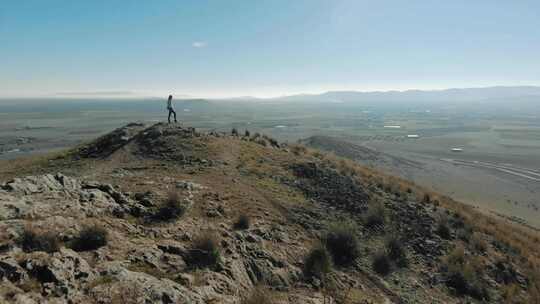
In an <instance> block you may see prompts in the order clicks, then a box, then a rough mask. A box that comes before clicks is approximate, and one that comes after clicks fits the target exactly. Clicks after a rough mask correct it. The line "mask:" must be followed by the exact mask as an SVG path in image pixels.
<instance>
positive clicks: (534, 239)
mask: <svg viewBox="0 0 540 304" xmlns="http://www.w3.org/2000/svg"><path fill="white" fill-rule="evenodd" d="M304 148H305V147H304ZM295 149H296V150H297V151H305V152H304V153H305V154H308V155H311V156H312V157H313V158H314V159H320V160H321V161H322V162H323V163H325V164H327V165H329V166H330V167H332V168H335V169H336V170H338V171H340V172H341V173H343V174H347V175H350V176H354V177H356V178H357V179H358V181H359V182H360V183H363V184H366V185H368V186H369V185H375V186H381V187H382V188H383V189H385V190H387V191H391V192H395V191H400V192H402V193H403V195H408V196H409V197H415V198H416V200H417V201H418V202H422V201H424V202H426V201H427V200H426V197H429V203H430V204H433V205H434V206H440V207H442V208H444V209H446V210H449V211H450V212H451V213H454V214H457V215H458V216H459V217H461V218H462V219H463V222H464V224H465V225H467V226H469V227H470V228H471V229H472V230H473V231H475V232H477V233H478V232H479V233H484V234H487V235H491V236H492V237H493V238H494V239H495V240H497V241H498V242H501V243H503V244H505V245H507V246H509V247H510V248H512V249H513V250H515V252H516V253H517V254H519V255H521V256H522V257H523V259H520V261H519V262H520V266H521V268H522V269H524V270H528V278H529V279H530V282H531V284H530V288H529V290H528V293H529V302H531V303H540V232H539V231H537V230H533V229H531V228H530V227H527V226H523V225H519V224H517V223H513V222H510V221H508V220H505V219H499V218H494V217H492V216H490V215H487V214H484V213H482V212H481V211H479V210H476V209H475V208H474V207H472V206H470V205H466V204H464V203H461V202H458V201H455V200H454V199H452V198H450V197H448V196H445V195H442V194H440V193H436V192H434V191H432V190H429V189H427V188H424V187H421V186H419V185H417V184H415V183H413V182H411V181H408V180H405V179H402V178H400V177H396V176H391V175H389V174H386V173H384V172H381V171H377V170H376V169H373V168H369V167H366V166H362V165H360V164H358V163H357V162H354V161H353V160H350V159H344V158H341V157H338V156H336V155H334V154H333V153H324V152H320V151H318V150H314V149H309V148H305V150H304V149H303V148H299V147H296V148H295ZM293 152H294V151H293ZM426 203H427V202H426ZM484 245H485V244H478V243H477V244H475V247H476V246H477V247H478V248H477V249H480V250H483V248H484ZM535 301H536V302H535Z"/></svg>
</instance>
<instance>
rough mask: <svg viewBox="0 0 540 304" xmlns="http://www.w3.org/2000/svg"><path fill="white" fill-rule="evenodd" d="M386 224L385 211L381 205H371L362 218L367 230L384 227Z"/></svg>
mask: <svg viewBox="0 0 540 304" xmlns="http://www.w3.org/2000/svg"><path fill="white" fill-rule="evenodd" d="M385 222H386V209H385V208H384V205H383V204H382V203H373V204H372V205H371V206H370V207H369V209H368V212H367V214H366V215H365V216H364V225H365V226H366V227H367V228H375V227H381V226H384V223H385Z"/></svg>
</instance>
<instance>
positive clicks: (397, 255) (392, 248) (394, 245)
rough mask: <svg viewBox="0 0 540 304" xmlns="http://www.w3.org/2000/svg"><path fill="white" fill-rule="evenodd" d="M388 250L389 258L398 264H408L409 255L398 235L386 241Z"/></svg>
mask: <svg viewBox="0 0 540 304" xmlns="http://www.w3.org/2000/svg"><path fill="white" fill-rule="evenodd" d="M386 252H387V254H388V258H389V259H390V260H392V261H393V262H394V263H395V264H396V265H397V266H399V267H405V266H407V256H406V254H405V249H404V245H403V243H402V242H401V240H399V239H398V238H397V237H391V238H389V239H388V240H387V242H386Z"/></svg>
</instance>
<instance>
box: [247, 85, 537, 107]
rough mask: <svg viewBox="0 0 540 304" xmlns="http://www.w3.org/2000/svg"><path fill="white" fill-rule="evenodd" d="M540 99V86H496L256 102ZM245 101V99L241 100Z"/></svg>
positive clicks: (336, 93)
mask: <svg viewBox="0 0 540 304" xmlns="http://www.w3.org/2000/svg"><path fill="white" fill-rule="evenodd" d="M523 97H540V86H496V87H485V88H463V89H446V90H426V91H424V90H407V91H375V92H359V91H331V92H326V93H322V94H302V95H291V96H284V97H278V98H269V99H258V100H260V101H263V102H291V101H296V102H313V101H318V102H334V103H349V102H370V103H372V102H390V103H392V102H429V103H431V102H446V101H451V102H468V101H482V100H489V99H505V98H512V99H513V98H523ZM244 100H245V98H244Z"/></svg>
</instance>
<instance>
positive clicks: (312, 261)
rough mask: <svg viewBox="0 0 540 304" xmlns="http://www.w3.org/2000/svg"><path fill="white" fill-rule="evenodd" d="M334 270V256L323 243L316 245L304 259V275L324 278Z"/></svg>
mask: <svg viewBox="0 0 540 304" xmlns="http://www.w3.org/2000/svg"><path fill="white" fill-rule="evenodd" d="M331 270H332V257H331V256H330V253H328V250H326V248H325V247H324V246H322V244H317V245H315V246H314V247H313V248H312V249H311V250H310V251H309V253H308V254H307V256H306V257H305V259H304V269H303V272H304V276H305V277H306V278H318V279H323V278H324V277H325V275H326V274H327V273H329V272H330V271H331Z"/></svg>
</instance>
